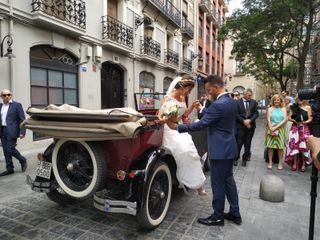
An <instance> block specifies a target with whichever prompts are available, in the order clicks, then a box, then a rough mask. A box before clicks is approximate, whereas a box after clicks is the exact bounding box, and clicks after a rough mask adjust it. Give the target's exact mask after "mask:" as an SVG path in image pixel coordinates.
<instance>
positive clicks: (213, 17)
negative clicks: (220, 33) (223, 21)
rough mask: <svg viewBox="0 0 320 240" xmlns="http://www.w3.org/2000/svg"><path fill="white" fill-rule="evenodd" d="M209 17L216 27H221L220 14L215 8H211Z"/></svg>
mask: <svg viewBox="0 0 320 240" xmlns="http://www.w3.org/2000/svg"><path fill="white" fill-rule="evenodd" d="M207 18H208V19H209V20H210V21H211V22H212V23H213V25H214V26H215V27H219V25H220V23H219V19H218V14H217V12H216V11H215V10H211V11H210V12H209V13H208V15H207Z"/></svg>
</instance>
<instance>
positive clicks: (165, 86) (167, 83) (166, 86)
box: [163, 77, 173, 93]
mask: <svg viewBox="0 0 320 240" xmlns="http://www.w3.org/2000/svg"><path fill="white" fill-rule="evenodd" d="M172 81H173V79H172V78H169V77H165V78H164V79H163V93H166V92H167V91H168V89H169V86H170V84H171V82H172Z"/></svg>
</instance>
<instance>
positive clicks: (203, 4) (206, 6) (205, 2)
mask: <svg viewBox="0 0 320 240" xmlns="http://www.w3.org/2000/svg"><path fill="white" fill-rule="evenodd" d="M199 8H200V9H201V11H202V12H205V13H209V12H210V11H211V10H212V3H211V1H210V0H201V1H200V3H199Z"/></svg>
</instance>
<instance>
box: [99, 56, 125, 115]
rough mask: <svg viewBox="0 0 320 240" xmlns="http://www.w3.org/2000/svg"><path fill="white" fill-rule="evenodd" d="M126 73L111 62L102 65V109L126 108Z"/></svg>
mask: <svg viewBox="0 0 320 240" xmlns="http://www.w3.org/2000/svg"><path fill="white" fill-rule="evenodd" d="M123 78H124V71H123V70H122V68H121V67H120V66H119V65H117V64H114V63H111V62H104V63H102V68H101V108H102V109H103V108H119V107H124V79H123Z"/></svg>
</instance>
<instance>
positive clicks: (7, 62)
mask: <svg viewBox="0 0 320 240" xmlns="http://www.w3.org/2000/svg"><path fill="white" fill-rule="evenodd" d="M199 1H200V2H196V1H192V0H167V1H162V0H132V1H128V0H102V1H94V0H86V1H85V0H24V1H21V0H0V36H1V39H3V55H6V53H7V51H8V50H9V52H10V51H12V53H13V54H14V55H15V57H14V58H11V59H8V58H6V57H3V58H1V59H0V67H1V69H2V78H1V80H0V81H1V88H2V89H3V88H8V89H11V91H12V92H13V97H14V99H15V100H17V101H19V102H21V103H22V104H23V107H24V109H25V110H26V109H27V108H28V107H29V106H33V107H39V108H41V107H45V106H47V105H48V104H56V105H61V104H63V103H68V104H71V105H74V106H78V107H81V108H86V109H101V108H115V107H132V108H134V107H135V106H134V105H135V99H134V93H138V92H139V93H141V92H144V93H150V92H151V93H152V92H160V93H161V92H165V91H166V89H167V88H168V86H169V84H170V83H171V81H172V80H173V79H174V78H175V77H176V76H178V75H182V74H192V75H194V76H196V73H197V72H199V73H201V74H205V75H206V74H211V73H216V74H219V75H222V74H223V43H217V41H216V40H215V39H216V35H217V29H218V27H219V24H221V21H223V19H224V14H225V11H226V9H227V8H226V5H225V3H224V1H222V0H215V1H212V2H210V1H203V0H199ZM203 4H204V5H203ZM200 15H201V17H198V16H200ZM200 19H202V20H201V21H202V23H201V26H202V30H201V31H202V32H201V33H200V32H198V31H200V27H199V28H198V27H197V26H198V25H199V24H198V20H200ZM207 35H208V36H207ZM196 36H199V37H196ZM200 36H201V38H200ZM198 44H199V46H200V47H198ZM218 49H219V50H218ZM198 51H199V53H200V54H201V57H202V59H203V60H204V62H205V63H208V64H209V67H207V65H206V64H203V66H200V68H198V67H197V66H194V63H195V62H197V61H196V60H195V59H196V56H197V54H198ZM198 62H199V61H198ZM207 70H208V71H207ZM196 97H197V91H194V92H193V93H192V94H191V96H190V100H192V99H195V98H196ZM23 141H24V142H23V143H24V144H19V148H22V149H23V150H26V149H32V148H37V147H40V146H42V145H43V146H45V145H46V144H47V142H49V141H51V140H48V139H43V140H42V138H41V136H37V135H35V134H33V133H32V132H30V131H28V132H27V137H26V140H23Z"/></svg>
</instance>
